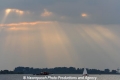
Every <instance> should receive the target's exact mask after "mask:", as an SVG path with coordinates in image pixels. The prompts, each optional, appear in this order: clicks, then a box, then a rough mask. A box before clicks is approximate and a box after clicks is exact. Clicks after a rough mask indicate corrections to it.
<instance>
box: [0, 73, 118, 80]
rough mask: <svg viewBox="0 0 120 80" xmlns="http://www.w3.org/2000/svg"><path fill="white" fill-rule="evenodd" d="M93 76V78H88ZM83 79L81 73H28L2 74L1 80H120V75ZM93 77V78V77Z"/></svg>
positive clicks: (0, 75) (94, 76) (95, 76)
mask: <svg viewBox="0 0 120 80" xmlns="http://www.w3.org/2000/svg"><path fill="white" fill-rule="evenodd" d="M88 78H91V79H88ZM88 78H85V77H84V79H83V76H82V75H80V74H51V75H47V76H46V75H37V76H36V75H28V74H22V75H21V74H6V75H2V74H0V80H95V78H97V79H96V80H120V75H89V76H88ZM92 78H93V79H92Z"/></svg>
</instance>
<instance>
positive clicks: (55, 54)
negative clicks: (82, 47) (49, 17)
mask: <svg viewBox="0 0 120 80" xmlns="http://www.w3.org/2000/svg"><path fill="white" fill-rule="evenodd" d="M40 35H41V38H42V43H43V46H44V51H45V53H46V56H47V59H48V61H49V63H48V64H49V65H50V66H51V67H53V66H52V65H51V64H55V65H56V66H62V65H64V66H66V64H65V63H62V65H61V64H59V63H61V61H63V60H62V59H61V58H64V59H65V61H64V62H68V63H67V65H69V66H70V65H74V61H73V60H72V58H71V56H70V54H69V51H71V50H72V49H71V50H69V49H67V48H66V44H69V45H70V43H69V39H68V38H67V36H65V34H64V32H63V31H62V29H61V28H60V27H58V26H57V27H56V26H51V27H47V26H46V27H45V26H44V27H42V29H41V30H40ZM54 60H56V61H57V63H56V62H55V61H54Z"/></svg>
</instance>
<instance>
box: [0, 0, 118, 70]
mask: <svg viewBox="0 0 120 80" xmlns="http://www.w3.org/2000/svg"><path fill="white" fill-rule="evenodd" d="M119 8H120V1H119V0H99V1H98V0H0V70H4V69H8V70H13V69H14V68H15V67H18V66H24V67H34V68H54V67H71V66H72V67H76V68H83V67H86V68H95V69H105V68H109V69H117V68H118V67H120V62H119V61H120V58H119V56H120V32H119V30H120V10H119Z"/></svg>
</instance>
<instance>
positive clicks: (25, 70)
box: [0, 67, 118, 74]
mask: <svg viewBox="0 0 120 80" xmlns="http://www.w3.org/2000/svg"><path fill="white" fill-rule="evenodd" d="M83 70H84V68H74V67H55V68H30V67H16V68H15V69H14V70H13V71H8V70H1V71H0V74H38V73H40V72H44V71H46V72H49V73H53V74H82V73H83ZM87 72H88V74H118V73H117V71H116V70H112V71H110V70H109V69H105V70H103V71H102V70H98V69H88V68H87Z"/></svg>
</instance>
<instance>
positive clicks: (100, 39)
mask: <svg viewBox="0 0 120 80" xmlns="http://www.w3.org/2000/svg"><path fill="white" fill-rule="evenodd" d="M96 27H97V26H95V27H92V28H91V27H84V28H83V30H84V31H85V32H86V33H87V34H88V35H89V37H90V38H91V39H92V40H93V41H95V42H96V43H97V45H98V46H99V47H100V48H101V49H103V50H104V51H105V52H106V54H107V55H108V56H109V58H111V59H114V60H113V61H116V62H117V61H118V59H116V60H115V58H114V55H117V56H119V54H118V52H117V51H116V49H115V48H113V47H112V45H111V43H110V42H108V41H109V40H111V39H112V40H113V38H114V37H115V36H114V34H113V33H112V32H109V30H108V31H106V32H105V33H109V34H111V35H112V36H111V37H113V38H111V39H110V38H108V37H104V36H106V34H103V31H104V30H106V28H104V27H102V29H103V31H102V32H100V33H99V32H98V31H97V30H96V29H95V28H96ZM101 34H102V35H101ZM106 38H107V39H106ZM114 45H116V44H114ZM110 53H114V54H110Z"/></svg>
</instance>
